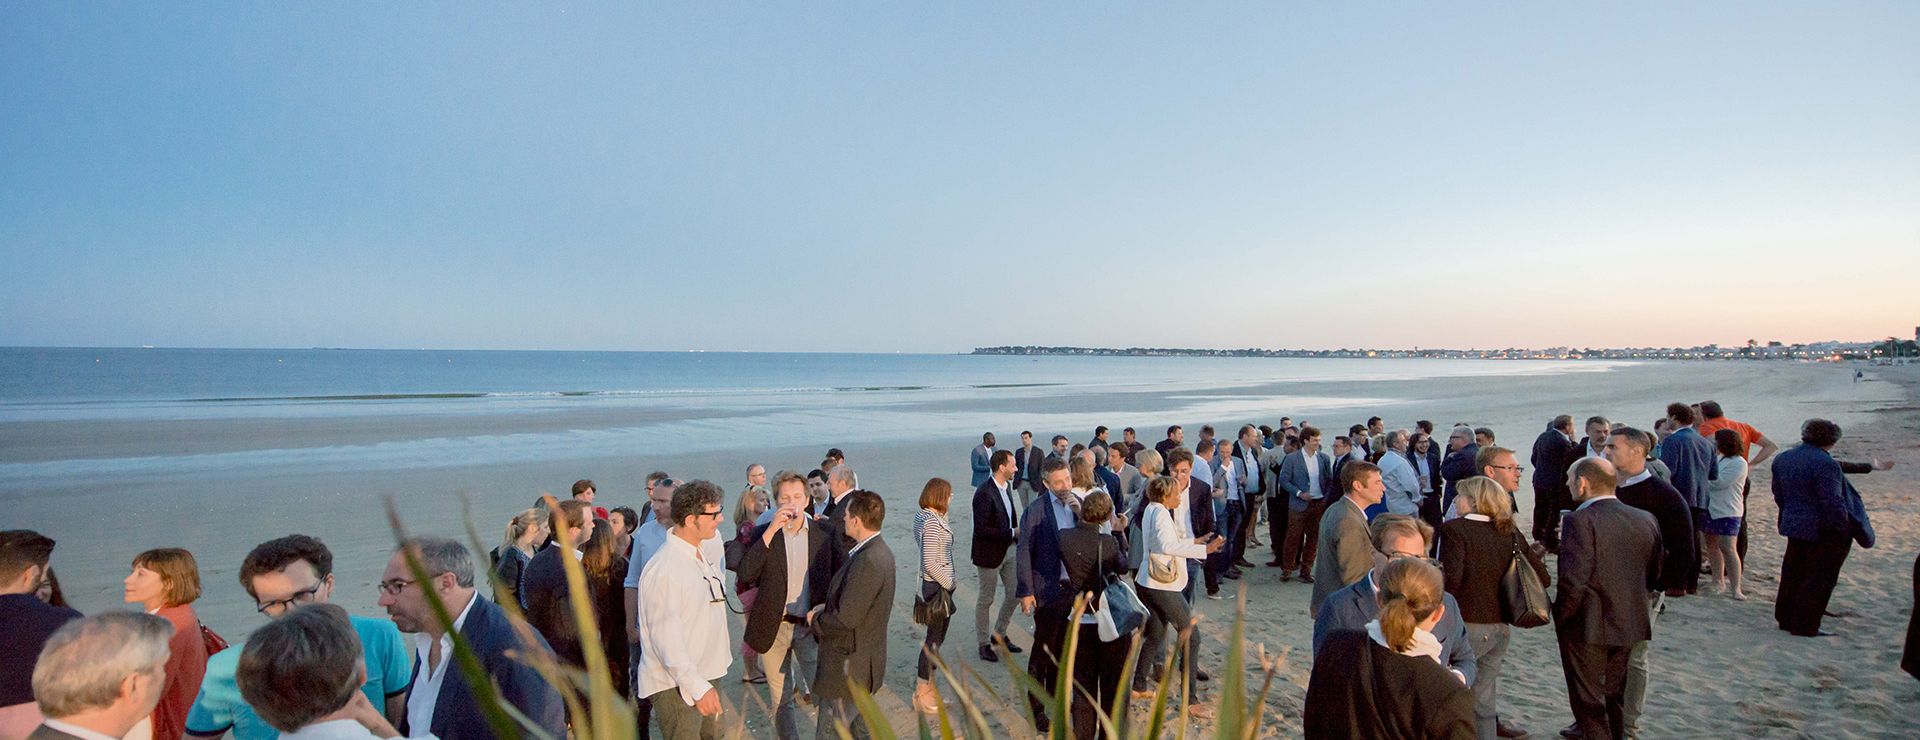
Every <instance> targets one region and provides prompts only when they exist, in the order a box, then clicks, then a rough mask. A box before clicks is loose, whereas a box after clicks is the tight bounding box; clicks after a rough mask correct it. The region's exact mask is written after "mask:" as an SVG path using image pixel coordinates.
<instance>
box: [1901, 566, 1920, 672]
mask: <svg viewBox="0 0 1920 740" xmlns="http://www.w3.org/2000/svg"><path fill="white" fill-rule="evenodd" d="M1913 600H1914V603H1915V604H1916V605H1920V558H1914V560H1913ZM1900 669H1901V670H1903V671H1906V672H1907V673H1908V674H1910V675H1912V676H1913V677H1914V678H1920V607H1916V609H1910V610H1908V611H1907V652H1906V655H1904V656H1901V658H1900Z"/></svg>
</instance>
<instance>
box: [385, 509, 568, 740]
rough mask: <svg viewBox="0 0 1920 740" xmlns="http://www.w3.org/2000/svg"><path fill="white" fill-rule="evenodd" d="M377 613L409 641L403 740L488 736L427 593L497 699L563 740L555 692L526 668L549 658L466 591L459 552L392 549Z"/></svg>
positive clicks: (541, 644) (464, 557) (542, 643)
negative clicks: (421, 574)
mask: <svg viewBox="0 0 1920 740" xmlns="http://www.w3.org/2000/svg"><path fill="white" fill-rule="evenodd" d="M409 555H411V556H412V557H413V558H414V559H415V560H417V561H418V562H419V564H420V567H421V570H423V571H425V575H426V576H427V577H426V580H420V579H418V578H415V577H414V574H413V569H412V568H410V567H408V556H409ZM379 588H380V601H379V603H380V606H381V608H383V609H386V610H387V615H388V616H390V617H392V618H393V625H394V626H395V627H398V628H399V629H400V631H401V632H405V633H408V634H411V635H413V636H414V661H413V675H412V680H410V681H408V684H409V685H408V686H407V697H406V707H407V713H406V716H405V717H404V718H403V719H402V721H401V723H400V731H401V732H403V733H406V735H407V737H424V736H426V735H432V736H434V737H437V738H440V740H469V739H470V738H493V737H496V735H495V734H494V731H493V726H492V725H490V724H488V722H487V719H486V713H485V712H482V711H481V709H480V701H479V699H478V698H477V697H475V695H474V689H473V687H472V686H470V685H468V683H467V680H468V679H467V676H466V673H465V672H463V671H462V670H461V669H459V668H455V667H453V665H452V663H453V662H454V655H453V638H452V637H450V636H449V635H448V629H447V626H445V625H442V624H441V623H440V620H439V618H438V617H436V616H435V614H434V611H433V607H432V605H431V604H430V602H428V600H427V592H428V591H429V590H431V591H432V592H433V593H434V595H435V596H437V597H438V598H439V601H440V603H441V604H442V605H444V606H445V607H446V610H447V612H448V613H449V614H453V615H455V616H454V618H453V624H452V625H451V627H452V629H453V631H457V632H459V633H460V637H461V639H462V640H464V641H465V642H466V643H467V646H468V647H469V648H470V649H472V650H473V655H474V658H475V659H477V660H478V661H479V662H480V669H481V671H482V672H483V673H485V674H486V680H488V681H490V682H491V683H492V684H493V685H494V686H495V687H496V688H497V689H498V690H499V695H500V698H501V699H502V700H503V701H505V702H506V703H507V704H510V705H512V706H513V708H514V709H516V710H519V712H520V714H521V715H523V716H525V717H526V718H527V720H528V721H530V722H531V723H532V724H533V725H534V726H535V727H537V728H538V729H539V730H541V731H542V732H545V733H547V734H549V735H551V736H553V737H565V735H566V731H567V718H566V712H565V706H564V705H563V704H562V703H561V701H560V693H559V691H557V690H555V689H554V687H553V685H552V684H549V683H547V682H546V679H543V678H541V677H540V673H539V672H538V671H535V670H534V669H533V666H532V663H533V661H534V658H533V654H534V653H543V654H545V655H546V657H547V659H548V660H551V659H552V658H553V656H552V653H553V651H552V649H551V648H549V647H547V641H546V640H544V639H542V638H541V637H540V635H538V634H533V633H530V632H529V634H528V635H527V637H526V638H525V639H522V636H521V634H520V633H519V632H517V631H515V630H514V628H513V625H512V624H511V623H509V622H508V621H507V613H506V612H505V611H503V610H501V609H500V607H498V606H495V605H494V604H493V602H491V601H488V600H486V599H483V598H480V595H479V593H478V592H476V591H475V590H474V583H473V554H472V553H471V552H468V551H467V546H466V545H462V544H460V543H459V542H457V541H455V540H450V539H446V538H444V537H414V538H412V539H409V540H407V541H406V542H403V543H401V545H400V547H398V548H395V550H394V552H393V557H391V558H389V559H388V560H387V569H386V572H385V573H382V574H381V576H380V583H379Z"/></svg>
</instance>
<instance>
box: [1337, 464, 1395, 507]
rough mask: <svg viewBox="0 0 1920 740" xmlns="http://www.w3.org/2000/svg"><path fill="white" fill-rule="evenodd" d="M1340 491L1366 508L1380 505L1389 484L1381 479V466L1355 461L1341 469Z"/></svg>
mask: <svg viewBox="0 0 1920 740" xmlns="http://www.w3.org/2000/svg"><path fill="white" fill-rule="evenodd" d="M1340 490H1342V491H1346V492H1347V495H1348V496H1351V497H1353V499H1354V500H1355V501H1359V502H1360V503H1362V504H1364V505H1366V506H1372V505H1374V504H1377V503H1380V498H1381V496H1383V495H1385V494H1386V492H1387V484H1386V482H1385V481H1382V480H1381V479H1380V466H1378V465H1375V464H1373V463H1370V462H1366V461H1364V460H1355V461H1353V462H1350V463H1347V464H1346V466H1345V467H1342V468H1340Z"/></svg>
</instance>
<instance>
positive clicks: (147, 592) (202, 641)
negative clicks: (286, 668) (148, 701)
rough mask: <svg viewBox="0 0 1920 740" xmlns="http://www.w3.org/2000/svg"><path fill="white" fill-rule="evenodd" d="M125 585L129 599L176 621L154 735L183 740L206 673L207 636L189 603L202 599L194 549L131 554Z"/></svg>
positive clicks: (155, 710)
mask: <svg viewBox="0 0 1920 740" xmlns="http://www.w3.org/2000/svg"><path fill="white" fill-rule="evenodd" d="M124 585H125V586H126V601H127V603H130V604H139V605H141V606H142V607H145V608H146V610H147V613H148V614H153V615H157V616H160V617H164V618H165V619H166V620H167V621H168V622H172V623H173V639H172V640H171V641H169V642H168V643H167V648H168V650H169V651H170V652H171V655H170V657H168V658H167V681H166V684H165V685H164V686H162V687H161V688H160V703H159V704H158V705H156V706H154V708H153V739H154V740H180V737H181V735H183V734H185V733H186V726H187V710H188V709H189V708H191V707H192V706H193V697H194V695H195V694H198V693H199V691H200V679H201V678H203V677H205V676H206V673H207V643H206V638H205V637H203V636H201V633H200V617H199V616H198V615H196V614H194V613H193V607H192V606H189V605H190V604H192V603H193V602H194V600H195V599H198V598H200V566H199V564H197V563H195V562H194V560H193V553H190V552H187V551H186V550H182V549H179V548H177V547H163V548H160V549H157V550H148V551H146V552H143V553H140V554H139V555H138V556H136V557H135V558H134V559H133V573H131V574H129V575H128V576H127V580H126V581H125V582H124Z"/></svg>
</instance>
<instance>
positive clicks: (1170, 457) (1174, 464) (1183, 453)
mask: <svg viewBox="0 0 1920 740" xmlns="http://www.w3.org/2000/svg"><path fill="white" fill-rule="evenodd" d="M1166 458H1167V474H1168V475H1172V476H1173V477H1174V478H1175V479H1177V480H1179V481H1180V487H1181V488H1182V489H1184V488H1186V487H1187V478H1188V477H1189V476H1191V475H1193V453H1191V452H1188V451H1187V450H1186V448H1183V447H1175V448H1173V449H1171V450H1167V455H1166Z"/></svg>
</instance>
